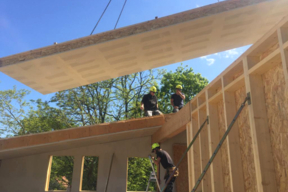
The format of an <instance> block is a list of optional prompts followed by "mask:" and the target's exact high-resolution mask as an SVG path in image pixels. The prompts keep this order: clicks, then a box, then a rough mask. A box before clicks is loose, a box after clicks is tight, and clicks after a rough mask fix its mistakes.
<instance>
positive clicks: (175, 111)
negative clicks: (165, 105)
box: [173, 107, 182, 113]
mask: <svg viewBox="0 0 288 192" xmlns="http://www.w3.org/2000/svg"><path fill="white" fill-rule="evenodd" d="M180 109H182V107H181V108H177V109H175V108H174V109H173V113H177V112H178V111H179V110H180Z"/></svg>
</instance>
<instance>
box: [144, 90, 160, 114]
mask: <svg viewBox="0 0 288 192" xmlns="http://www.w3.org/2000/svg"><path fill="white" fill-rule="evenodd" d="M156 91H157V88H156V87H155V86H153V87H151V88H150V92H149V93H148V94H146V95H144V97H143V98H142V101H141V107H140V109H141V110H144V116H146V117H151V116H154V115H161V114H162V113H161V112H160V111H159V110H158V102H157V97H156V95H155V93H156Z"/></svg>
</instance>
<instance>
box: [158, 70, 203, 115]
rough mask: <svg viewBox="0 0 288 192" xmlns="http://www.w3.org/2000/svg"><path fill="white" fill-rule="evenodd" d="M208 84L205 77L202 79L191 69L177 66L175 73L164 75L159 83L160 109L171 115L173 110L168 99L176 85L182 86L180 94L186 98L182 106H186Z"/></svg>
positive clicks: (170, 72)
mask: <svg viewBox="0 0 288 192" xmlns="http://www.w3.org/2000/svg"><path fill="white" fill-rule="evenodd" d="M208 82H209V81H208V80H207V79H206V78H205V77H202V75H201V74H200V73H197V74H195V73H194V72H193V69H192V68H188V66H187V65H186V66H185V67H183V65H181V66H179V67H178V68H177V69H176V71H175V72H173V71H169V72H167V73H165V74H164V75H163V78H162V80H161V83H160V85H161V89H160V90H161V91H160V92H158V93H157V97H158V98H159V103H160V109H161V110H162V112H164V113H171V111H172V110H173V109H172V106H171V104H170V98H171V95H172V94H173V93H175V87H176V85H178V84H180V85H182V87H183V90H182V92H183V93H184V94H185V96H186V98H185V101H184V104H186V103H187V102H188V101H190V100H191V99H193V97H194V96H195V95H197V93H199V92H200V91H201V90H202V89H203V88H204V87H205V86H206V85H207V84H208Z"/></svg>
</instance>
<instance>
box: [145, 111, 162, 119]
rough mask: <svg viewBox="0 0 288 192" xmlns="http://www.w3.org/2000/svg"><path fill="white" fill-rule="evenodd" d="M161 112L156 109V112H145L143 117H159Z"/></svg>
mask: <svg viewBox="0 0 288 192" xmlns="http://www.w3.org/2000/svg"><path fill="white" fill-rule="evenodd" d="M161 114H162V113H161V111H159V110H158V109H157V110H145V111H144V116H145V117H152V116H155V115H161Z"/></svg>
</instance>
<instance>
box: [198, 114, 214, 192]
mask: <svg viewBox="0 0 288 192" xmlns="http://www.w3.org/2000/svg"><path fill="white" fill-rule="evenodd" d="M206 118H207V114H206V109H201V110H199V112H198V125H199V126H200V125H202V124H203V122H204V121H205V120H206ZM207 129H208V128H207V124H206V125H205V126H204V127H203V129H202V130H201V133H200V135H199V137H200V145H201V147H200V150H201V171H203V170H204V168H205V166H206V164H207V163H208V161H209V158H210V156H209V141H208V130H207ZM198 177H199V176H197V178H198ZM202 187H203V191H204V192H210V191H212V186H211V173H210V171H207V173H206V175H205V176H204V178H203V180H202Z"/></svg>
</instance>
